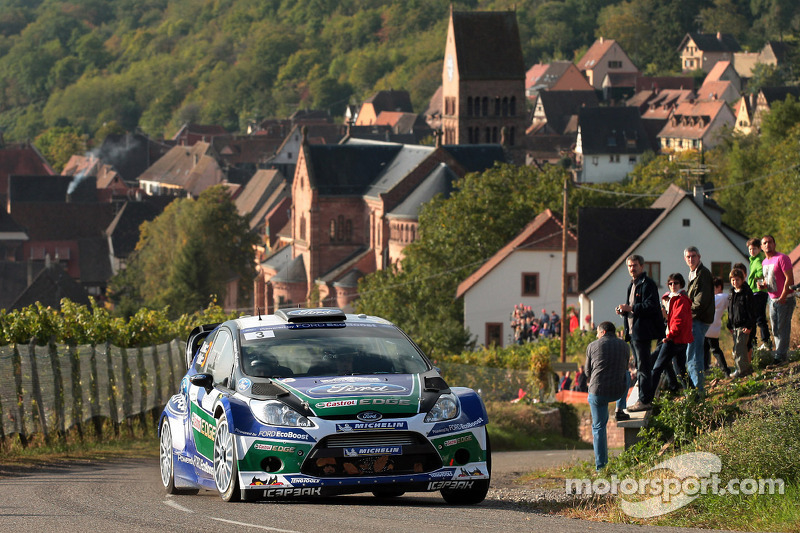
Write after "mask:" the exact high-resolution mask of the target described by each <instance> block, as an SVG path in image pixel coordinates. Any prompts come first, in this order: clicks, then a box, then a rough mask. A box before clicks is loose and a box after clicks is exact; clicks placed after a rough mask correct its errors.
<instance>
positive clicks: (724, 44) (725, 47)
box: [678, 32, 741, 52]
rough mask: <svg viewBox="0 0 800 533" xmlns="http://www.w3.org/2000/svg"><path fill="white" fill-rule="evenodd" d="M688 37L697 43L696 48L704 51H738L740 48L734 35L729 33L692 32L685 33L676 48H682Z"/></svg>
mask: <svg viewBox="0 0 800 533" xmlns="http://www.w3.org/2000/svg"><path fill="white" fill-rule="evenodd" d="M687 38H690V39H691V40H692V41H694V43H695V44H696V45H697V48H698V49H700V50H702V51H704V52H738V51H739V50H740V49H741V48H740V47H739V42H738V41H737V40H736V37H734V36H733V35H731V34H730V33H716V34H715V33H692V32H689V33H688V34H686V37H684V38H683V41H681V46H679V47H678V50H679V51H680V50H682V49H683V47H684V44H685V42H686V40H687Z"/></svg>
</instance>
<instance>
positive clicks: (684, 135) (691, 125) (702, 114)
mask: <svg viewBox="0 0 800 533" xmlns="http://www.w3.org/2000/svg"><path fill="white" fill-rule="evenodd" d="M726 105H728V104H726V103H725V102H724V101H722V100H711V101H703V102H688V101H687V102H682V103H680V104H678V106H677V107H676V108H675V110H674V112H673V113H672V116H671V117H670V119H669V120H667V123H666V125H665V126H664V129H662V130H661V133H659V137H673V138H681V139H701V138H702V137H703V136H704V135H705V134H706V132H707V131H708V129H709V128H710V127H711V124H712V123H713V122H714V119H715V118H716V117H717V115H718V114H719V113H720V112H721V111H722V109H723V107H725V106H726Z"/></svg>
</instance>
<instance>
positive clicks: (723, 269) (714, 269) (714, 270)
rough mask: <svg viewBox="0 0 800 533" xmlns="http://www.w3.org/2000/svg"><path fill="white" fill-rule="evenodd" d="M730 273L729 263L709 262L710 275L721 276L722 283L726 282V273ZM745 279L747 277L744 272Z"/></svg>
mask: <svg viewBox="0 0 800 533" xmlns="http://www.w3.org/2000/svg"><path fill="white" fill-rule="evenodd" d="M730 273H731V264H730V263H714V262H713V261H712V263H711V275H712V276H714V277H715V278H721V279H722V282H723V283H728V275H729V274H730ZM744 277H745V279H747V272H746V271H745V273H744Z"/></svg>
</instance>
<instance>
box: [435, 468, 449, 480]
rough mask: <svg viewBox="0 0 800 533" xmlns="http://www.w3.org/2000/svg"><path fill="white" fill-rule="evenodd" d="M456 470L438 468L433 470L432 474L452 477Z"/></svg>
mask: <svg viewBox="0 0 800 533" xmlns="http://www.w3.org/2000/svg"><path fill="white" fill-rule="evenodd" d="M454 473H455V471H454V470H453V469H452V468H449V469H447V470H437V471H436V472H431V473H430V476H431V477H433V478H437V477H444V478H452V477H453V474H454Z"/></svg>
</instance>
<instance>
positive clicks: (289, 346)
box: [241, 323, 429, 378]
mask: <svg viewBox="0 0 800 533" xmlns="http://www.w3.org/2000/svg"><path fill="white" fill-rule="evenodd" d="M256 330H258V331H256ZM241 343H242V361H241V364H242V368H243V370H244V372H245V373H246V374H248V375H250V376H254V377H279V378H280V377H293V376H324V375H351V374H413V373H418V372H424V371H426V370H428V369H429V365H428V363H427V362H426V361H425V359H424V357H423V356H422V355H421V354H420V352H419V351H418V350H417V349H416V348H415V346H414V345H413V344H412V343H411V342H410V341H409V340H408V338H406V337H405V336H404V335H403V334H402V333H401V332H400V331H399V330H398V329H397V328H395V327H394V326H384V325H375V324H367V325H351V324H348V325H344V324H341V323H337V324H335V325H334V324H330V323H327V324H319V325H314V324H303V325H302V327H298V326H296V325H293V324H289V325H285V326H283V325H281V326H268V327H261V328H254V329H253V330H252V331H250V330H244V331H243V332H242V339H241Z"/></svg>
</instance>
